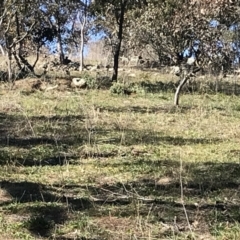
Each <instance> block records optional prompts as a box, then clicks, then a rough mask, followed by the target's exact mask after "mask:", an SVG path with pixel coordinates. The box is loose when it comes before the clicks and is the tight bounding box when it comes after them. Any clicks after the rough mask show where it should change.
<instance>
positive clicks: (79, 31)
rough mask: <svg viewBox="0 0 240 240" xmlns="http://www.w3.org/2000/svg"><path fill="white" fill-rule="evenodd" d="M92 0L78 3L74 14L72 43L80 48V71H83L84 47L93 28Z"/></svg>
mask: <svg viewBox="0 0 240 240" xmlns="http://www.w3.org/2000/svg"><path fill="white" fill-rule="evenodd" d="M91 5H92V1H91V0H83V1H76V8H75V10H74V12H73V14H72V23H73V25H72V31H73V36H72V41H73V42H74V43H75V45H76V46H77V48H78V47H79V60H80V64H79V71H83V66H84V64H83V58H84V45H85V43H86V42H87V41H88V40H89V34H90V29H91V27H92V25H91V24H92V13H91Z"/></svg>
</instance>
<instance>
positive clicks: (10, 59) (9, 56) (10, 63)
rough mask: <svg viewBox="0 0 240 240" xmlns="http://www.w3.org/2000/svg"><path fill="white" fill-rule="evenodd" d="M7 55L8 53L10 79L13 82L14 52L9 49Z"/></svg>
mask: <svg viewBox="0 0 240 240" xmlns="http://www.w3.org/2000/svg"><path fill="white" fill-rule="evenodd" d="M7 55H8V62H7V65H8V81H9V82H11V81H12V77H13V76H12V53H11V50H10V49H8V51H7Z"/></svg>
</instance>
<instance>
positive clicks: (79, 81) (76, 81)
mask: <svg viewBox="0 0 240 240" xmlns="http://www.w3.org/2000/svg"><path fill="white" fill-rule="evenodd" d="M86 86H87V81H86V80H85V79H84V78H73V79H72V83H71V87H79V88H85V87H86Z"/></svg>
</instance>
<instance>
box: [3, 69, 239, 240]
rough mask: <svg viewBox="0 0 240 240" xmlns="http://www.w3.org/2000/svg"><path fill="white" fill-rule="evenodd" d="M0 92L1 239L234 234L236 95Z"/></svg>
mask: <svg viewBox="0 0 240 240" xmlns="http://www.w3.org/2000/svg"><path fill="white" fill-rule="evenodd" d="M141 74H142V75H141ZM137 76H138V77H137V79H138V81H139V82H141V80H143V79H144V78H146V79H149V78H150V77H151V82H152V83H155V82H158V81H160V80H159V79H161V81H164V76H162V75H161V76H160V75H159V76H158V77H157V76H156V75H154V76H153V75H152V73H145V72H137ZM165 78H166V76H165ZM167 81H168V79H165V82H167ZM170 81H172V80H170ZM0 98H1V103H0V112H1V113H0V164H1V170H0V174H1V177H0V182H1V189H0V190H1V191H0V209H1V213H0V233H1V235H2V236H5V239H88V240H90V239H91V240H93V239H116V240H117V239H119V240H120V239H126V240H127V239H128V240H129V239H134V240H136V239H137V240H140V239H149V240H152V239H194V238H195V239H222V240H223V239H239V237H240V235H239V232H240V231H239V230H240V227H239V221H240V202H239V197H240V193H239V184H240V175H239V172H240V165H239V157H240V148H239V141H240V138H239V136H240V130H239V129H240V122H239V118H240V112H239V109H240V107H239V106H240V101H239V98H238V97H237V96H234V95H229V96H227V95H224V94H215V95H212V94H197V93H195V94H185V95H183V96H182V97H181V106H182V107H179V108H175V107H174V106H173V105H172V99H173V93H172V92H171V91H161V90H159V91H152V92H151V91H147V92H145V93H144V94H138V93H136V94H133V95H130V96H116V95H112V94H111V93H110V91H109V90H82V91H75V90H74V91H67V92H62V91H58V90H54V91H52V92H38V91H37V92H34V93H27V94H26V92H24V91H22V90H18V89H15V90H9V89H6V88H5V89H4V90H3V89H2V90H0ZM180 163H182V171H181V176H182V178H181V179H182V185H183V189H182V190H183V198H181V184H180ZM182 200H184V206H185V208H186V212H187V216H188V218H189V224H190V227H191V230H192V233H191V232H190V229H189V224H188V222H187V219H186V216H185V214H184V209H183V205H182Z"/></svg>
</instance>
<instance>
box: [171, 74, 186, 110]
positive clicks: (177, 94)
mask: <svg viewBox="0 0 240 240" xmlns="http://www.w3.org/2000/svg"><path fill="white" fill-rule="evenodd" d="M189 78H190V74H187V75H186V76H184V78H183V79H182V80H181V81H180V83H179V85H178V87H177V89H176V92H175V96H174V105H175V106H178V105H179V97H180V92H181V90H182V88H183V86H184V85H185V83H186V82H187V80H188V79H189Z"/></svg>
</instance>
